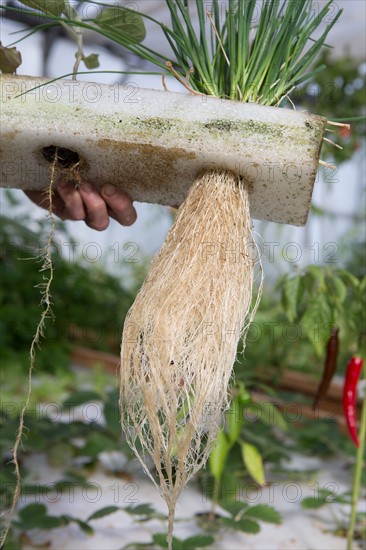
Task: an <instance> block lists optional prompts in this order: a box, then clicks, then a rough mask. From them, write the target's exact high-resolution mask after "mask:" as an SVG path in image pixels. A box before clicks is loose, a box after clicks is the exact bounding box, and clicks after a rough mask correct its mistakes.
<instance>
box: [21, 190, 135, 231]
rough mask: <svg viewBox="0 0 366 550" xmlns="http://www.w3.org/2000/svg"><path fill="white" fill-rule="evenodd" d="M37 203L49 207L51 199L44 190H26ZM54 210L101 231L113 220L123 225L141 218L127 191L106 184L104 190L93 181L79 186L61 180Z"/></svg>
mask: <svg viewBox="0 0 366 550" xmlns="http://www.w3.org/2000/svg"><path fill="white" fill-rule="evenodd" d="M25 193H26V195H27V197H28V198H30V199H31V201H33V202H34V203H35V204H37V205H38V206H41V207H42V208H45V209H47V210H49V200H48V197H47V193H45V192H44V191H26V192H25ZM52 211H53V213H54V214H55V215H56V216H58V217H59V218H61V219H62V220H75V221H77V220H83V221H84V222H85V223H86V225H88V226H89V227H91V228H92V229H96V230H97V231H103V230H104V229H107V227H108V225H109V219H110V218H113V219H114V220H117V221H118V222H119V223H120V224H122V225H132V224H133V223H134V222H135V221H136V218H137V214H136V210H135V208H134V206H133V204H132V201H131V199H130V197H129V196H128V195H126V193H124V192H123V191H121V190H120V189H118V188H117V187H115V186H113V185H109V184H106V185H104V186H103V187H102V188H101V190H100V192H99V191H97V190H96V189H95V188H94V186H93V185H92V184H90V183H87V182H85V183H84V182H83V183H82V184H81V185H80V186H79V187H75V185H74V183H72V182H70V181H64V180H60V181H59V182H58V183H57V184H56V186H55V192H54V194H53V198H52Z"/></svg>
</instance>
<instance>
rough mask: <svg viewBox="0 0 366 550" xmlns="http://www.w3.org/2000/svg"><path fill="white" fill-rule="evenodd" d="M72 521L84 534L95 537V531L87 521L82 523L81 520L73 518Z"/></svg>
mask: <svg viewBox="0 0 366 550" xmlns="http://www.w3.org/2000/svg"><path fill="white" fill-rule="evenodd" d="M70 519H71V518H70ZM72 521H74V522H75V523H76V524H77V525H78V526H79V527H80V529H81V530H82V532H83V533H85V534H86V535H88V536H89V537H91V536H92V535H94V529H93V528H92V527H91V526H90V525H88V523H87V522H86V521H82V520H81V519H76V518H72Z"/></svg>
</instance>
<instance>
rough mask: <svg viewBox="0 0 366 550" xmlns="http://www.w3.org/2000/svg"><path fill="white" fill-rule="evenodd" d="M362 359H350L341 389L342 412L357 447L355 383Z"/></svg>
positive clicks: (358, 443)
mask: <svg viewBox="0 0 366 550" xmlns="http://www.w3.org/2000/svg"><path fill="white" fill-rule="evenodd" d="M362 365H363V359H362V358H361V357H351V359H350V361H349V363H348V365H347V371H346V378H345V381H344V387H343V410H344V414H345V417H346V421H347V426H348V431H349V434H350V436H351V438H352V439H353V441H354V442H355V444H356V445H357V447H358V446H359V445H360V442H359V439H358V435H357V429H356V398H357V394H356V389H357V382H358V379H359V376H360V373H361V370H362Z"/></svg>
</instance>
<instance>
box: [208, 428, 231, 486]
mask: <svg viewBox="0 0 366 550" xmlns="http://www.w3.org/2000/svg"><path fill="white" fill-rule="evenodd" d="M230 448H231V445H230V443H229V441H228V439H227V437H226V435H225V433H224V432H222V431H220V432H219V433H218V435H217V440H216V445H215V446H214V448H213V449H212V451H211V454H210V458H209V462H208V464H209V468H210V473H211V475H212V476H213V477H214V478H215V479H216V481H220V479H221V477H222V473H223V471H224V468H225V463H226V458H227V455H228V454H229V451H230Z"/></svg>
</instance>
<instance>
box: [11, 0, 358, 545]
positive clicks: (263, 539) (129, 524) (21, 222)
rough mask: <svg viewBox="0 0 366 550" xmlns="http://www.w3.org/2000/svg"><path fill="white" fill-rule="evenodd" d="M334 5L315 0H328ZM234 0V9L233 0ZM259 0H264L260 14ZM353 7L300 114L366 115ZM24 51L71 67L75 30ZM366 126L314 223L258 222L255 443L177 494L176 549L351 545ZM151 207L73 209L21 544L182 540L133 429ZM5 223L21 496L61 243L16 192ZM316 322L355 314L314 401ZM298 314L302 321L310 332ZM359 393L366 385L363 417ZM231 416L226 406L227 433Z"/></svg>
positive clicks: (107, 57) (121, 64)
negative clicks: (136, 314)
mask: <svg viewBox="0 0 366 550" xmlns="http://www.w3.org/2000/svg"><path fill="white" fill-rule="evenodd" d="M189 1H190V0H189ZM299 1H300V0H299ZM71 3H72V4H73V5H74V6H76V7H78V9H88V10H89V11H88V15H89V16H90V17H92V16H93V10H95V9H96V8H95V6H94V7H93V6H90V5H89V4H88V3H87V2H76V1H74V2H71ZM109 3H110V4H115V3H116V2H114V1H113V2H112V0H111V1H110V2H109ZM6 4H7V5H9V6H19V3H18V2H17V1H16V0H8V1H7V2H6V1H5V0H3V1H2V6H3V7H4V6H5V5H6ZM120 4H123V5H126V6H128V7H130V8H132V9H135V10H141V11H142V12H144V13H149V14H150V15H152V16H153V17H155V18H156V19H158V20H160V21H168V19H169V18H168V14H167V9H166V6H165V2H164V1H163V0H133V1H129V0H125V1H121V2H120ZM207 4H208V5H209V4H210V0H207ZM324 4H325V2H324V0H319V1H316V2H314V3H313V6H314V10H315V12H316V10H319V9H320V8H321V7H322V6H323V5H324ZM221 5H222V6H223V10H224V9H225V6H226V5H227V2H226V1H224V0H222V2H221ZM260 6H261V2H258V10H259V9H260ZM341 8H342V9H344V13H343V15H342V17H341V19H340V21H339V22H338V23H337V24H336V25H335V27H334V29H333V30H332V32H331V34H330V37H329V43H330V45H331V46H332V47H331V48H326V49H325V51H324V53H323V54H322V55H323V62H324V63H325V64H326V66H327V69H326V70H325V71H324V72H323V73H320V74H319V75H318V76H317V77H316V81H314V82H311V83H310V84H309V85H307V87H306V88H304V89H302V90H300V91H299V93H296V94H295V98H294V102H295V106H296V108H297V109H298V110H300V111H301V110H309V111H311V112H313V113H316V114H320V115H324V116H327V117H328V119H330V120H332V119H340V118H343V119H345V121H347V119H348V118H353V117H360V116H362V115H365V114H366V98H365V81H366V40H365V35H366V33H365V20H366V2H364V0H348V1H346V0H343V1H341V0H337V1H335V2H334V4H333V6H332V10H334V12H333V11H332V14H333V15H335V13H336V12H337V11H338V10H339V9H341ZM329 17H330V16H329ZM25 28H27V21H23V20H22V16H19V14H16V13H14V12H10V11H9V12H6V11H2V12H1V43H2V45H3V46H8V45H10V44H11V43H12V42H14V41H15V40H16V39H18V37H19V35H18V34H14V33H18V32H19V31H22V30H24V29H25ZM145 43H146V44H147V45H149V46H151V47H156V48H157V49H158V50H160V51H162V50H163V48H165V41H163V40H162V36H161V35H160V34H159V33H158V32H156V28H155V27H154V25H153V24H152V23H147V38H146V41H145ZM85 44H86V45H85V48H84V49H85V53H86V54H92V53H97V54H99V59H100V65H101V67H100V68H101V70H106V71H108V70H114V71H116V70H120V71H126V70H127V71H128V70H131V71H133V70H138V71H145V70H146V71H148V70H151V66H149V65H148V64H147V63H146V62H144V61H141V60H140V59H137V58H135V57H134V56H133V55H132V54H131V53H129V52H127V51H126V50H125V49H123V48H122V47H120V46H116V45H115V44H111V43H110V42H107V41H106V40H104V39H102V38H101V37H100V36H97V35H92V34H91V33H86V38H85ZM17 48H18V49H19V50H20V52H21V54H22V65H21V66H20V68H19V70H18V71H17V73H18V74H21V75H34V76H41V75H46V76H49V77H59V76H60V75H63V74H67V73H70V72H71V71H72V67H73V63H74V59H75V44H74V43H72V42H71V41H70V40H68V39H67V38H66V36H65V34H63V33H62V32H60V30H59V29H58V28H57V29H53V30H49V31H47V32H45V33H41V32H37V33H35V34H33V35H31V36H29V37H28V38H26V39H25V40H24V42H20V43H19V44H17ZM166 53H167V55H169V54H170V52H169V51H168V50H166ZM79 78H80V80H85V81H88V80H90V81H95V82H104V83H109V84H114V83H115V82H119V83H121V84H129V83H133V84H134V85H137V86H139V87H144V88H153V89H159V90H161V89H162V80H161V78H160V77H153V76H147V75H146V76H141V75H121V77H120V78H119V77H117V76H116V75H115V74H109V75H108V74H93V75H92V76H88V75H87V74H85V75H80V76H79ZM166 83H167V86H168V89H169V90H170V91H178V92H181V93H187V92H186V91H185V90H184V89H183V88H182V87H181V86H180V84H179V83H178V82H177V81H176V80H175V79H173V78H171V77H167V79H166ZM288 107H290V108H291V106H290V105H288ZM365 136H366V127H365V120H363V121H356V122H354V123H351V131H350V132H348V131H347V130H345V129H342V130H341V131H340V132H338V134H337V135H334V139H335V140H336V142H337V143H338V144H340V145H342V146H343V150H339V149H336V148H334V147H332V146H330V145H328V144H325V145H324V147H323V152H322V159H323V160H325V161H326V162H328V163H331V164H333V165H334V168H329V167H328V168H327V167H320V169H319V172H318V176H317V181H316V183H315V188H314V194H313V204H312V208H311V212H310V215H309V220H308V223H307V225H306V227H304V228H296V227H291V226H284V225H279V224H275V223H269V222H259V221H255V220H254V229H255V232H256V233H257V235H258V243H259V245H260V247H261V250H262V252H263V256H262V259H263V267H264V272H265V290H264V295H263V299H262V303H261V305H260V308H259V310H258V313H257V316H256V319H255V322H254V324H253V327H252V329H251V332H249V334H248V342H247V348H246V350H245V355H244V357H243V356H242V355H239V356H238V359H237V363H236V365H235V386H234V389H233V392H232V393H233V405H232V409H231V410H230V411H229V413H228V414H229V418H230V414H233V412H235V410H234V407H235V406H238V407H239V406H244V407H245V410H246V411H247V414H246V417H245V422H244V421H243V423H242V425H240V430H239V431H240V434H241V435H240V437H241V439H240V442H239V439H237V440H235V441H234V440H233V441H234V442H233V444H232V446H231V447H230V448H227V449H226V450H225V453H226V454H225V453H224V458H222V463H221V465H220V468H217V467H215V465H214V464H213V460H212V461H211V463H210V464H209V465H208V467H207V469H206V470H205V471H203V472H201V473H200V475H199V476H198V479H197V481H196V482H195V483H192V484H191V485H190V486H189V488H188V490H187V491H186V492H185V493H184V495H183V497H182V499H181V502H180V504H179V506H178V517H179V518H180V519H179V521H178V522H177V531H176V533H177V537H179V538H180V541H181V542H179V541H178V542H176V546H175V548H176V550H177V549H179V550H180V549H181V548H191V549H194V548H197V549H199V548H203V547H206V546H209V545H211V546H210V548H222V549H227V550H229V549H230V550H234V549H238V550H239V549H242V548H253V549H258V550H264V549H268V550H275V549H276V550H277V548H278V549H279V548H287V549H299V550H303V549H319V550H326V549H328V548H334V549H343V548H345V547H346V546H345V545H346V543H345V536H346V531H347V528H348V523H349V519H348V518H349V505H350V488H351V478H352V469H353V467H354V463H355V447H354V446H353V444H352V442H351V441H350V439H349V437H348V436H347V429H346V423H345V420H344V418H343V412H342V403H341V401H342V388H343V380H344V374H345V369H346V365H347V362H348V359H349V357H350V356H352V355H354V354H356V353H358V352H359V349H360V342H364V339H365V332H366V329H365V314H364V300H365V292H364V287H365V284H364V283H362V278H363V277H364V276H365V275H366V237H365V234H366V220H365V202H366V193H365V174H366V147H365ZM135 206H136V209H137V212H138V220H137V222H136V223H135V224H134V225H133V226H131V227H128V228H127V227H122V226H120V225H118V224H117V223H116V222H114V221H113V220H111V223H110V226H109V228H108V229H107V230H106V231H104V232H102V233H98V232H96V231H93V230H92V229H89V228H88V227H87V226H86V225H85V224H84V223H83V222H61V221H60V222H58V223H57V228H56V235H55V249H54V261H55V268H56V269H55V280H54V282H53V287H52V297H53V310H54V314H55V320H54V322H53V323H52V322H51V321H50V322H49V323H48V324H47V329H46V333H45V336H46V337H45V339H44V341H43V343H42V345H41V347H40V349H39V350H38V351H37V369H36V372H35V376H34V385H33V394H32V400H31V405H30V412H29V415H28V416H27V419H26V426H27V428H29V432H27V437H26V438H24V443H23V448H22V450H21V468H22V472H23V474H24V479H25V486H24V494H22V500H21V503H20V509H21V510H23V512H21V513H20V514H19V515H18V516H17V522H18V523H17V524H14V526H13V529H12V530H11V532H10V540H9V541H8V543H7V544H8V546H5V550H6V549H12V550H15V549H16V548H34V547H36V546H35V545H40V546H37V547H51V548H55V549H59V548H70V550H71V549H74V548H75V547H78V548H85V549H89V548H90V549H91V548H96V549H97V548H98V549H99V548H111V549H112V548H113V549H114V548H116V549H117V548H165V547H166V546H164V544H166V543H165V538H164V537H165V536H164V535H162V532H163V531H164V529H165V526H166V523H165V507H164V505H163V502H162V499H160V497H159V495H157V494H156V492H155V490H154V489H153V487H152V486H151V484H149V482H148V481H147V480H146V479H145V477H144V476H143V474H142V472H141V470H140V468H139V466H138V465H137V464H136V462H135V461H134V460H133V459H132V456H131V452H130V451H129V449H128V448H127V446H126V443H125V441H124V440H123V438H122V436H121V433H120V424H119V410H118V390H117V387H116V378H115V372H116V367H117V362H118V354H119V346H120V337H121V330H122V326H123V321H124V318H125V315H126V313H127V311H128V308H129V307H130V305H131V304H132V303H133V300H134V297H135V295H136V292H137V290H138V289H139V287H140V285H141V284H142V281H143V279H144V277H145V275H146V272H147V269H148V266H149V262H150V260H151V258H152V256H153V254H154V253H155V252H156V251H157V250H159V248H160V246H161V244H162V243H163V242H164V238H165V236H166V234H167V231H168V229H169V227H170V225H171V223H172V221H173V218H174V214H173V212H172V211H171V209H169V208H167V207H162V206H158V205H148V204H136V205H135ZM0 222H1V227H0V245H1V247H0V252H1V254H0V260H1V275H0V281H1V291H0V315H1V334H0V336H1V343H2V350H1V352H0V353H1V355H0V359H1V363H2V365H1V369H0V377H1V384H2V389H1V414H0V453H1V456H2V468H1V471H0V484H1V487H2V488H3V491H2V493H3V494H2V504H3V505H4V506H5V508H6V507H7V506H9V503H10V500H11V495H12V491H13V488H14V476H13V465H12V464H11V462H10V459H11V454H10V449H11V448H12V446H13V444H14V437H15V433H16V429H17V425H18V424H17V422H18V413H19V407H20V404H21V403H22V402H23V401H24V395H25V392H26V376H27V368H28V364H29V345H30V341H31V338H32V335H33V334H34V329H35V326H36V324H37V322H38V319H39V315H40V307H39V301H40V294H39V288H38V287H37V285H39V283H40V282H41V274H40V272H39V268H40V264H39V262H38V263H37V256H38V255H39V252H40V249H41V248H42V246H43V245H44V243H45V241H46V239H47V235H48V232H49V220H48V219H47V213H46V212H45V211H44V210H41V209H40V208H38V207H37V206H35V205H34V204H33V203H31V202H30V201H29V200H28V199H27V198H26V197H25V196H24V194H23V193H22V192H21V191H19V190H11V191H9V190H4V189H0ZM24 259H28V260H27V261H24ZM296 276H298V277H299V278H298V281H300V283H299V284H300V285H301V284H302V282H301V281H306V283H305V284H304V288H305V290H304V291H303V294H302V296H298V297H297V299H296V300H297V301H296V300H295V299H294V298H293V295H291V284H292V282H293V281H294V280H295V279H296ZM362 285H363V286H362ZM306 323H308V328H306V326H305V325H306ZM316 323H324V325H327V326H328V325H329V326H330V325H331V326H332V327H334V326H337V327H338V328H340V349H339V356H338V361H337V364H336V372H335V378H334V380H333V384H332V386H331V388H330V390H329V394H328V396H327V398H323V400H322V402H321V407H320V408H318V409H315V411H314V410H313V409H312V403H313V399H314V396H315V393H316V388H317V385H318V382H319V379H320V377H321V374H322V370H323V366H324V357H325V353H326V345H327V342H328V338H329V337H330V333H329V331H328V332H325V333H324V335H322V334H320V338H319V334H318V338H317V337H316V335H315V333H314V331H313V332H312V330H313V327H314V326H315V325H316ZM296 326H297V327H300V328H299V329H298V331H297V332H296V330H295V333H294V332H293V329H294V328H296ZM309 326H310V329H309ZM360 402H361V392H360V393H359V403H358V407H357V414H358V415H359V414H360V410H361V407H360ZM299 410H300V413H299V415H298V416H297V411H299ZM42 411H43V412H42ZM229 425H230V421H228V420H227V424H225V430H226V431H225V433H226V434H228V433H229V429H230V426H229ZM228 426H229V427H228ZM253 428H254V429H253ZM230 437H231V436H230ZM238 437H239V436H238ZM243 441H244V442H245V444H247V445H249V446H251V447H250V448H254V449H255V453H256V454H255V456H254V458H253V461H252V462H251V463H250V461H248V460H247V458H245V456H244V454H245V453H244V451H243V448H244V447H243V445H242V442H243ZM239 443H240V444H239ZM243 456H244V458H243ZM263 476H265V480H266V482H265V483H264V484H263ZM217 483H220V484H222V486H223V487H225V490H226V491H227V495H226V496H225V494H224V495H221V498H220V499H219V500H220V502H219V504H220V506H221V512H220V513H219V512H217V508H216V511H215V513H216V515H215V513H213V512H212V508H211V503H210V498H211V497H213V498H214V500H215V486H216V485H217ZM40 487H41V488H42V494H41V497H40ZM237 487H242V488H243V487H244V488H245V489H246V491H242V493H241V494H240V502H241V503H242V502H245V503H246V504H245V505H246V506H247V507H246V508H245V511H244V509H243V508H241V509H240V510H241V512H240V513H243V514H244V515H245V518H244V517H243V519H242V521H237V523H235V522H236V520H237V516H238V510H239V508H238V504H239V503H238V502H237V500H236V498H235V499H232V498H231V497H232V495H233V494H234V493H235V491H236V489H237ZM71 489H72V497H71V496H70V495H71ZM99 489H101V492H100V494H99V492H98V491H99ZM253 491H254V494H257V495H259V496H258V498H257V500H256V499H255V498H254V497H253ZM256 491H257V493H256ZM244 493H245V494H244ZM230 495H231V497H230ZM296 495H297V496H296ZM216 496H217V495H216ZM232 500H234V503H233V502H232ZM86 502H87V505H86V504H85V503H86ZM43 505H46V506H47V509H45V508H42V506H43ZM32 506H35V508H32ZM37 506H38V508H37ZM103 510H104V511H103ZM222 510H224V512H223V513H222ZM94 513H95V515H94ZM47 514H49V515H47ZM98 514H99V515H98ZM222 514H223V515H222ZM281 516H282V520H281ZM50 518H51V519H50ZM52 518H53V519H52ZM182 518H183V519H182ZM235 518H236V519H235ZM365 518H366V514H365V510H364V504H361V505H360V506H359V512H358V515H357V521H356V530H355V543H354V544H355V546H354V548H361V547H363V544H364V537H365V533H364V532H365V525H366V524H365ZM215 522H216V523H215ZM281 522H282V525H280V524H281ZM239 524H240V526H238V525H239ZM260 527H262V530H261V531H260ZM259 531H260V533H259V534H258V535H257V533H258V532H259ZM255 535H256V536H255ZM189 536H194V540H193V542H192V541H191V542H189V541H188V542H187V541H186V542H185V543H183V542H182V541H183V539H184V537H185V538H186V539H187V538H189ZM200 537H201V538H200ZM205 537H206V538H205ZM210 537H211V538H210ZM136 541H137V542H136ZM190 544H191V545H190ZM42 545H43V546H42Z"/></svg>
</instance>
